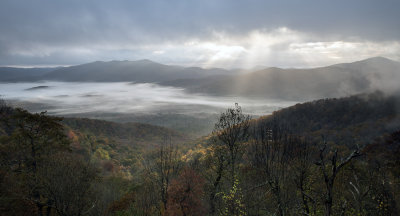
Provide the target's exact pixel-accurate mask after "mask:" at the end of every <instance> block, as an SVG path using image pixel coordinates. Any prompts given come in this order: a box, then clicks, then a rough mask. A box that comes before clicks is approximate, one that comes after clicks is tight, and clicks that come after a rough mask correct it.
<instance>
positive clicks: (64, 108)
mask: <svg viewBox="0 0 400 216" xmlns="http://www.w3.org/2000/svg"><path fill="white" fill-rule="evenodd" d="M0 95H1V97H2V98H3V99H5V100H7V101H10V103H12V104H15V105H20V106H22V107H25V108H27V109H28V110H30V111H34V112H39V111H43V110H47V111H48V112H49V113H50V114H55V115H71V114H77V115H78V114H82V113H120V114H128V113H134V114H160V113H161V114H171V113H174V114H189V115H191V114H195V113H206V114H207V113H209V114H213V113H218V112H220V111H222V110H224V109H226V108H227V107H230V106H232V105H234V103H239V104H240V105H241V106H243V107H244V111H246V112H248V113H250V114H254V115H263V114H268V113H271V112H272V111H274V110H277V109H279V108H282V107H287V106H290V105H293V104H295V103H296V102H295V101H279V100H269V101H268V100H265V101H262V100H260V99H257V100H251V99H246V98H240V97H212V96H205V95H200V94H189V93H186V92H185V91H184V89H182V88H174V87H165V86H160V85H157V84H150V83H139V84H134V83H128V82H110V83H77V82H40V83H39V82H26V83H0Z"/></svg>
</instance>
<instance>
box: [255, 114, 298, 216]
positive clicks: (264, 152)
mask: <svg viewBox="0 0 400 216" xmlns="http://www.w3.org/2000/svg"><path fill="white" fill-rule="evenodd" d="M294 141H295V140H294V139H293V137H291V136H290V135H289V133H288V129H287V127H284V126H282V125H280V124H279V123H278V121H277V120H276V119H274V120H273V121H272V122H269V123H265V122H260V123H258V125H257V126H256V127H255V128H254V129H253V140H252V142H251V146H250V149H249V158H250V163H251V165H252V166H253V167H254V168H255V169H256V170H257V172H258V173H260V175H262V177H263V182H261V183H260V184H259V185H256V186H255V187H257V188H261V187H266V188H269V190H268V191H271V192H272V194H273V196H274V199H275V202H276V204H277V208H276V210H277V212H278V214H279V215H281V216H282V215H286V214H287V212H288V207H287V206H288V198H289V196H288V191H287V186H288V183H289V175H288V171H289V163H290V160H291V158H292V150H293V149H292V146H293V143H294Z"/></svg>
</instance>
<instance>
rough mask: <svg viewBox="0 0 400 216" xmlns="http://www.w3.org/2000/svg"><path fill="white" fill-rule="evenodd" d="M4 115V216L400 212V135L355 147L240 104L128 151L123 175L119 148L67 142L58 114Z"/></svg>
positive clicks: (0, 192) (0, 196) (0, 167)
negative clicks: (208, 125) (196, 128)
mask: <svg viewBox="0 0 400 216" xmlns="http://www.w3.org/2000/svg"><path fill="white" fill-rule="evenodd" d="M0 116H1V117H2V118H1V119H0V120H1V121H0V124H1V125H2V126H1V130H0V134H1V135H0V154H1V157H0V215H182V216H183V215H188V216H189V215H397V212H398V209H399V208H398V206H399V203H398V200H399V195H398V194H400V180H399V173H400V168H399V167H400V166H399V164H400V163H399V159H398V157H397V153H399V152H400V132H395V133H392V134H390V135H387V136H384V137H383V138H382V139H380V140H376V141H375V143H373V144H371V145H369V146H368V147H367V148H365V149H363V150H359V149H357V150H355V151H354V150H351V148H350V147H347V146H343V145H338V144H337V143H336V142H334V141H332V140H336V137H334V138H333V139H331V140H326V141H325V140H322V141H321V140H318V139H319V138H320V134H318V137H317V135H315V136H313V137H307V136H305V135H304V134H300V133H295V132H293V130H292V126H291V125H292V123H291V122H287V121H285V120H284V119H279V118H278V117H276V116H272V117H269V118H265V119H259V120H250V117H249V116H247V115H245V114H243V112H242V110H241V108H240V106H238V105H237V104H236V105H235V107H234V108H231V109H228V110H227V111H226V112H224V113H222V114H221V116H220V118H219V119H218V120H217V123H216V125H215V129H214V131H213V133H212V134H211V135H210V136H209V137H206V138H202V139H200V140H197V141H195V144H193V145H191V144H190V145H189V144H188V145H186V146H178V145H176V144H175V143H174V141H173V140H171V138H169V137H168V136H165V138H164V139H163V140H160V145H159V146H156V147H148V148H147V149H145V150H143V151H140V152H139V151H138V152H137V153H135V154H132V155H130V157H131V158H132V160H130V161H131V162H125V163H130V165H131V167H130V169H131V170H134V171H132V172H131V174H132V175H124V173H123V172H121V171H120V169H121V168H120V167H118V165H117V163H116V162H115V161H111V159H110V155H111V156H112V155H114V156H115V154H116V152H107V151H106V148H104V149H103V151H104V154H107V155H109V157H107V158H108V160H107V161H106V162H107V163H105V162H104V161H102V160H101V159H100V157H98V156H96V153H93V154H92V155H90V154H89V153H84V154H83V153H82V154H81V153H80V152H79V151H76V150H75V149H74V145H76V146H79V139H75V138H74V136H71V137H72V138H74V140H73V142H75V143H74V145H70V143H69V139H68V138H67V137H66V136H65V134H66V131H65V127H64V126H62V125H61V123H60V120H61V119H60V118H55V117H50V116H47V115H46V114H45V113H39V114H31V113H29V112H27V111H25V110H22V109H11V108H1V106H0ZM330 136H334V135H330ZM91 137H92V136H91ZM92 141H93V140H92V139H90V140H89V141H88V142H90V143H89V144H90V146H91V144H92V143H91V142H92ZM348 146H356V144H354V145H353V144H350V145H348ZM88 154H89V155H88ZM114 158H115V157H114ZM114 160H115V159H114ZM114 162H115V163H114ZM110 167H111V168H110ZM101 170H102V171H101Z"/></svg>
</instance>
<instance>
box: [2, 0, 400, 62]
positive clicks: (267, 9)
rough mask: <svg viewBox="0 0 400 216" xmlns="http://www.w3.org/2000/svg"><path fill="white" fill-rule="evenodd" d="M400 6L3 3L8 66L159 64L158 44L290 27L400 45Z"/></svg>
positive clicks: (322, 36) (256, 1) (389, 2)
mask: <svg viewBox="0 0 400 216" xmlns="http://www.w3.org/2000/svg"><path fill="white" fill-rule="evenodd" d="M399 8H400V2H399V1H396V0H385V1H375V0H353V1H347V0H338V1H320V0H310V1H298V0H283V1H261V0H251V1H232V0H202V1H195V0H171V1H165V0H152V1H148V0H142V1H131V0H117V1H108V0H88V1H80V0H70V1H66V0H65V1H53V0H35V1H22V0H3V1H1V2H0V31H1V34H0V59H1V60H0V65H6V64H13V65H16V64H77V63H83V62H87V61H92V60H109V59H137V58H152V57H154V58H156V59H157V56H153V52H154V51H157V50H158V49H156V48H154V47H156V46H158V45H160V46H165V47H168V45H171V46H173V45H175V44H180V43H185V42H187V41H193V40H197V41H213V40H215V39H216V34H215V33H216V32H217V33H223V34H224V35H229V36H231V37H246V36H247V35H248V34H249V33H251V32H253V31H257V30H267V31H268V30H270V31H273V30H275V29H278V28H282V27H286V28H289V29H291V30H294V31H297V32H303V33H306V34H307V35H309V36H310V37H312V38H313V40H316V41H322V40H324V41H341V40H345V41H350V42H358V41H372V42H376V43H380V42H388V41H392V42H393V41H394V42H398V41H400V28H398V20H400V13H398V9H399ZM149 47H150V48H149ZM165 47H161V48H160V49H163V48H165ZM176 58H178V60H176V62H179V56H178V55H177V56H176ZM160 60H163V59H162V58H160ZM164 60H165V59H164ZM182 61H189V60H187V59H186V60H185V58H184V57H182Z"/></svg>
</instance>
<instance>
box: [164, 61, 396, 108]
mask: <svg viewBox="0 0 400 216" xmlns="http://www.w3.org/2000/svg"><path fill="white" fill-rule="evenodd" d="M398 80H400V63H399V62H396V61H392V60H389V59H386V58H382V57H376V58H370V59H366V60H363V61H358V62H353V63H345V64H337V65H331V66H327V67H320V68H311V69H282V68H267V69H263V70H259V71H255V72H251V73H246V74H241V75H237V76H232V75H224V76H214V77H206V78H202V79H191V80H188V79H179V80H174V81H169V82H164V83H161V84H164V85H170V86H175V87H184V88H187V89H188V90H189V91H190V92H195V93H205V94H211V95H221V96H227V95H229V96H245V97H262V98H275V99H289V100H297V99H301V100H313V99H317V98H328V97H343V96H349V95H353V94H358V93H364V92H373V91H375V90H382V91H385V92H392V91H395V90H397V89H398V84H397V82H398Z"/></svg>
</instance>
